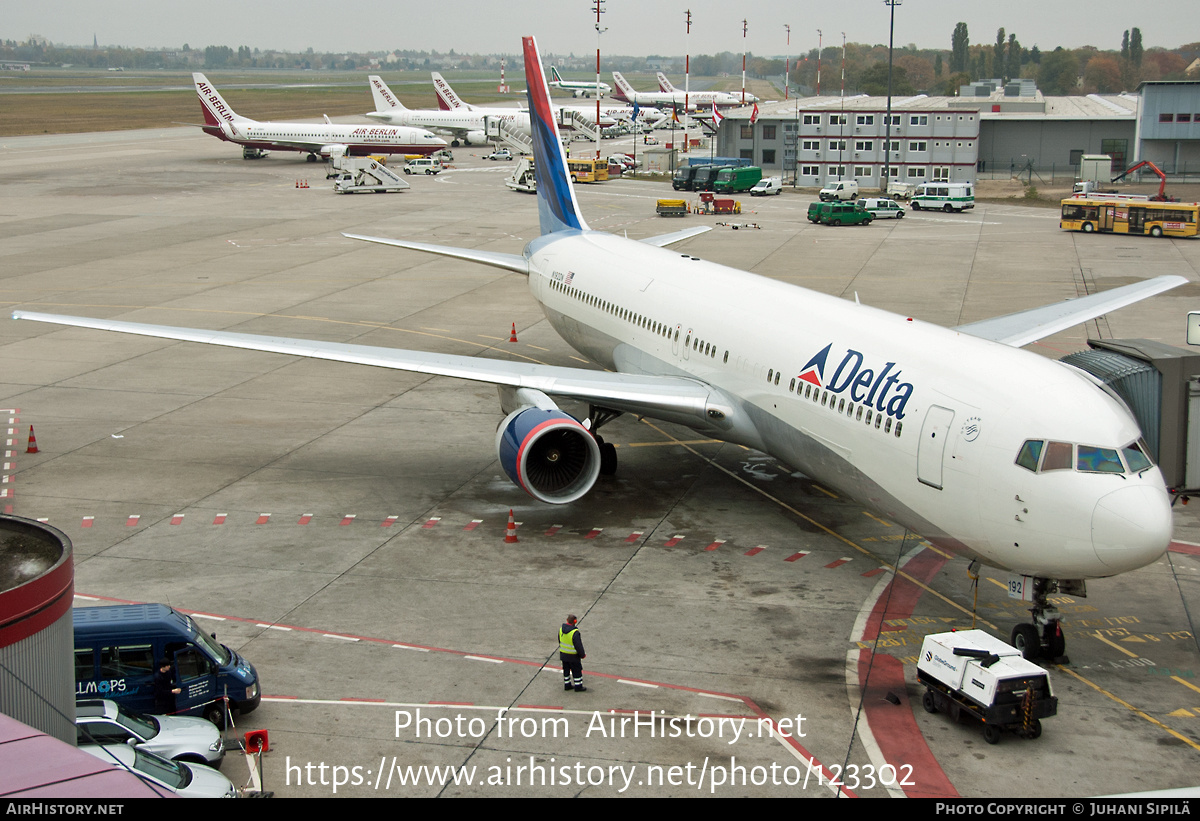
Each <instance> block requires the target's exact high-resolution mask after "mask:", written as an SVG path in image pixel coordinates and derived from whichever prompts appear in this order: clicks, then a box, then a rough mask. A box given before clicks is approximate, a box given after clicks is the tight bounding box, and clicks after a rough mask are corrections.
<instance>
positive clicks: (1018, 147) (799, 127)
mask: <svg viewBox="0 0 1200 821" xmlns="http://www.w3.org/2000/svg"><path fill="white" fill-rule="evenodd" d="M887 118H888V113H887V98H886V97H868V96H854V97H846V98H845V99H842V98H839V97H830V96H822V97H804V98H799V99H796V100H789V101H782V102H770V103H759V105H758V114H757V117H756V116H755V114H754V107H753V106H748V107H745V108H739V109H734V110H731V111H729V112H728V113H727V115H726V118H725V120H724V121H723V122H722V124H721V127H720V129H719V132H718V134H717V136H716V138H715V139H716V140H717V145H716V148H715V152H716V154H718V155H719V156H723V157H741V158H744V159H749V160H750V161H751V162H753V163H754V164H756V165H761V166H762V168H763V171H764V173H769V174H779V175H782V176H783V178H784V180H785V181H786V182H788V183H792V182H795V184H797V185H800V186H807V187H814V186H821V185H824V184H825V183H826V182H827V181H828V180H831V179H849V178H854V179H857V180H858V182H859V184H860V185H862V186H863V187H864V188H882V187H884V180H885V175H886V176H889V177H890V179H891V180H893V181H900V182H909V183H920V182H925V181H934V180H952V181H958V182H973V181H974V180H975V179H976V178H993V177H996V178H1008V177H1010V176H1020V175H1022V173H1024V172H1032V173H1033V174H1036V177H1035V178H1034V182H1035V183H1036V182H1038V181H1039V180H1040V181H1042V182H1046V181H1049V180H1052V179H1057V180H1062V179H1071V178H1073V177H1074V175H1075V172H1076V171H1077V170H1078V167H1079V161H1080V158H1081V157H1082V156H1083V155H1084V154H1108V155H1109V156H1110V157H1112V158H1113V163H1112V168H1113V174H1114V175H1116V174H1118V173H1120V172H1121V171H1122V170H1124V169H1126V168H1128V167H1129V166H1131V165H1133V164H1134V163H1135V162H1138V161H1139V160H1143V159H1149V160H1152V161H1153V162H1155V163H1156V164H1157V165H1158V166H1159V167H1160V168H1162V169H1163V171H1165V172H1167V173H1170V174H1185V173H1189V172H1192V173H1194V172H1197V171H1200V82H1196V81H1179V82H1147V83H1142V84H1141V85H1140V86H1139V88H1138V92H1137V93H1130V92H1125V93H1121V94H1087V95H1072V96H1055V97H1047V96H1045V95H1043V94H1042V93H1041V92H1040V91H1038V90H1037V88H1036V87H1035V86H1034V84H1033V82H1032V81H1029V80H1021V81H1016V82H1011V83H1008V84H1003V83H1002V82H1001V81H999V80H985V81H979V82H976V83H972V84H971V85H968V86H963V87H961V88H960V90H959V94H958V95H957V96H954V97H931V96H926V95H917V96H914V97H895V98H893V99H892V112H891V123H890V129H889V128H888V125H889V124H888V122H887ZM885 144H887V145H886V151H885ZM885 155H886V156H885ZM885 169H886V171H885Z"/></svg>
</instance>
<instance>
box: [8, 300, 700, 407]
mask: <svg viewBox="0 0 1200 821" xmlns="http://www.w3.org/2000/svg"><path fill="white" fill-rule="evenodd" d="M12 316H13V319H29V320H33V321H34V322H49V323H53V324H56V325H71V326H74V327H77V328H93V329H95V330H100V331H116V332H118V333H126V334H138V335H141V336H152V337H157V338H159V339H176V340H180V341H183V342H200V343H203V344H206V345H222V346H225V347H228V348H243V349H245V350H251V351H266V352H269V353H281V354H290V355H292V356H303V357H308V358H311V359H328V360H331V361H334V362H349V363H352V364H357V365H372V366H374V367H378V368H391V369H394V370H401V371H412V372H415V373H425V374H430V375H432V376H450V377H454V378H457V379H467V380H471V381H474V382H487V383H490V384H493V385H505V386H509V387H513V388H532V389H534V390H539V391H542V392H543V393H546V394H549V395H551V396H559V397H565V398H567V399H575V400H579V401H584V402H589V403H592V404H596V405H602V406H604V407H606V408H612V409H613V410H619V411H625V412H628V413H635V414H642V415H646V416H653V417H655V418H658V419H665V420H667V421H673V422H680V423H681V424H685V425H691V426H693V427H695V426H697V425H700V424H703V423H705V422H706V421H707V419H706V414H707V404H708V402H709V401H710V397H711V399H712V400H715V401H716V400H719V397H717V396H712V394H713V393H714V392H713V391H712V389H711V388H709V386H708V385H706V384H704V383H703V382H700V381H698V380H694V379H688V378H684V377H677V376H650V375H638V374H626V373H612V372H610V371H599V370H588V369H585V368H566V367H560V366H555V365H538V364H535V363H532V362H508V361H503V360H498V359H486V358H483V357H475V356H457V355H453V354H439V353H430V352H427V351H410V350H403V349H399V348H380V347H373V346H369V345H350V344H345V343H339V342H322V341H317V340H308V339H294V338H291V337H283V336H260V335H258V334H242V333H234V332H231V331H209V330H203V329H196V328H178V327H173V326H169V325H146V324H142V323H140V322H122V321H119V320H112V319H93V318H91V317H82V316H66V315H62V314H42V313H35V312H32V311H14V312H13V315H12Z"/></svg>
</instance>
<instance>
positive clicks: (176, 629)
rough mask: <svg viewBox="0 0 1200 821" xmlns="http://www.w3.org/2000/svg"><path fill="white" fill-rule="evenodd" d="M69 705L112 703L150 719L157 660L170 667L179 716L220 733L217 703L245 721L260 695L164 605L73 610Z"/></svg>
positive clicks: (232, 662) (219, 649)
mask: <svg viewBox="0 0 1200 821" xmlns="http://www.w3.org/2000/svg"><path fill="white" fill-rule="evenodd" d="M73 616H74V621H75V697H76V698H111V699H113V700H114V701H118V702H120V703H121V704H124V705H125V706H126V707H127V708H128V709H130V710H133V711H135V712H141V713H153V712H154V672H155V670H156V669H157V666H158V661H159V659H163V658H169V659H171V660H172V663H173V665H174V674H175V684H176V686H177V687H179V688H180V689H181V690H182V692H180V693H179V695H177V696H176V697H175V704H176V713H177V714H178V715H202V716H204V717H205V718H207V719H208V720H210V721H212V722H213V723H214V724H217V725H218V726H223V725H224V707H223V701H222V699H225V698H227V699H229V708H230V709H231V710H233V711H235V712H237V713H249V712H251V711H252V710H254V709H255V708H256V707H258V702H259V699H260V698H261V697H262V693H261V691H260V690H259V686H258V672H257V671H256V670H255V669H254V665H252V664H251V663H250V662H248V661H246V660H245V659H244V658H242V657H241V656H239V655H238V654H237V653H236V652H234V651H233V650H230V649H229V648H228V647H226V646H225V645H223V644H219V643H218V642H217V641H216V638H215V636H209V635H208V634H207V633H205V632H204V631H203V630H201V629H200V627H199V626H198V625H197V624H196V622H195V621H193V620H192V618H191V617H190V616H185V615H184V614H182V613H180V612H178V611H177V610H175V609H174V608H171V607H168V606H167V605H165V604H122V605H116V606H113V607H77V608H75V609H74V611H73Z"/></svg>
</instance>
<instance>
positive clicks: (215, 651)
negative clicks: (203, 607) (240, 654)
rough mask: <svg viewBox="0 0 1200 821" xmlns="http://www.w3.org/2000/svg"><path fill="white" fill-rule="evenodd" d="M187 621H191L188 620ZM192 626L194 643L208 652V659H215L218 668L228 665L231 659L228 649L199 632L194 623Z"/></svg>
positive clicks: (201, 631)
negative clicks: (194, 635)
mask: <svg viewBox="0 0 1200 821" xmlns="http://www.w3.org/2000/svg"><path fill="white" fill-rule="evenodd" d="M188 620H189V621H191V619H190V618H189V619H188ZM192 626H193V627H195V628H196V643H197V644H199V645H201V646H202V647H204V649H206V650H207V651H208V655H209V657H210V658H213V659H216V661H217V665H218V666H220V667H224V666H226V665H227V664H229V662H230V660H231V659H232V658H233V657H232V656H231V655H230V654H229V649H228V648H226V647H225V645H223V644H220V643H218V642H217V640H216V639H214V638H213V637H212V636H210V635H208V634H207V633H205V632H204V631H203V630H201V629H200V627H199V626H198V625H197V624H196V622H194V621H193V622H192Z"/></svg>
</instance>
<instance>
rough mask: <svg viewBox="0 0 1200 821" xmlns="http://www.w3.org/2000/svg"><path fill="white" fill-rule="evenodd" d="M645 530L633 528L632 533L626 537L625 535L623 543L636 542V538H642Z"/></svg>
mask: <svg viewBox="0 0 1200 821" xmlns="http://www.w3.org/2000/svg"><path fill="white" fill-rule="evenodd" d="M645 532H646V531H644V530H635V531H633V532H632V533H630V534H629V535H628V536H626V537H625V543H626V544H633V543H634V542H636V541H637V540H638V539H640V538H642V535H643V534H644V533H645Z"/></svg>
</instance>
